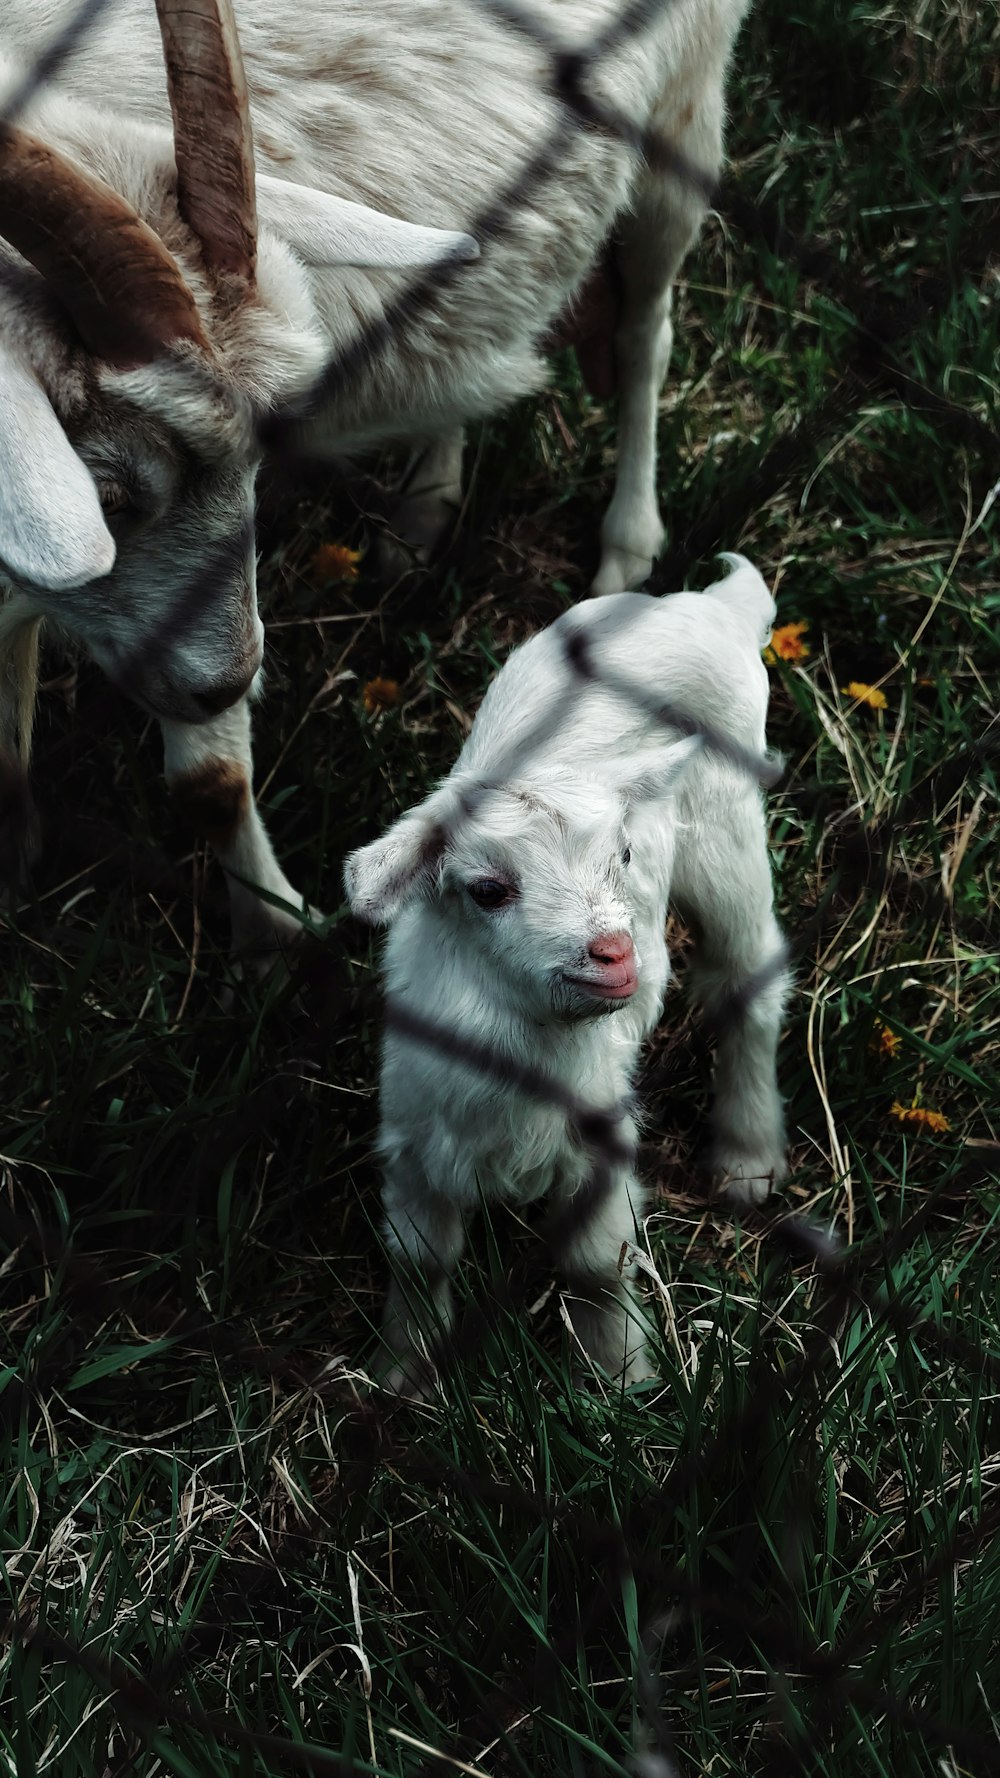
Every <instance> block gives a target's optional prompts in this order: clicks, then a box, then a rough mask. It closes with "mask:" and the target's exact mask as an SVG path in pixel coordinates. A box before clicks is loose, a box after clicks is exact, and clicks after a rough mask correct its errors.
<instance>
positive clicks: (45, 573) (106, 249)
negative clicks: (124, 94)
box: [0, 0, 475, 722]
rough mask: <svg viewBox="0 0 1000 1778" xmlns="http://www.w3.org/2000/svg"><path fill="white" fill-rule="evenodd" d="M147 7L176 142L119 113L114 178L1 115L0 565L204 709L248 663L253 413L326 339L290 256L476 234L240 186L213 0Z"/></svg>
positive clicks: (23, 588) (241, 99) (247, 163)
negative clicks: (154, 15)
mask: <svg viewBox="0 0 1000 1778" xmlns="http://www.w3.org/2000/svg"><path fill="white" fill-rule="evenodd" d="M157 11H158V14H159V18H160V26H161V32H162V36H163V43H164V52H165V58H166V66H167V76H168V86H169V91H170V99H171V106H172V111H173V119H174V132H173V144H172V145H171V143H170V141H169V138H168V137H167V136H165V135H163V136H162V137H161V136H160V135H158V134H157V133H156V132H152V131H150V132H148V133H147V134H146V135H145V136H144V135H143V132H142V130H141V129H139V127H138V126H134V127H132V128H131V129H130V130H125V129H124V128H123V130H122V140H121V144H120V148H121V152H120V153H119V154H117V156H116V155H115V154H111V155H110V157H109V159H110V161H111V163H112V164H115V165H116V167H117V169H118V170H119V171H120V174H121V177H120V179H119V180H118V183H119V185H121V186H123V187H125V189H124V190H119V189H117V188H115V187H113V186H112V185H110V184H108V183H107V182H106V181H105V180H104V179H102V178H99V177H97V175H96V173H95V172H93V171H92V170H90V169H89V168H88V167H87V166H86V164H84V163H85V162H86V160H87V158H88V148H87V144H86V142H85V141H81V143H80V145H79V146H80V153H79V158H77V154H76V151H75V145H74V152H73V154H72V155H71V154H70V153H67V152H66V151H65V150H63V149H56V148H54V147H51V146H49V145H47V144H46V143H45V142H44V141H42V140H41V139H39V137H38V136H36V135H34V134H31V133H29V132H28V131H26V130H24V129H21V128H19V127H17V126H16V125H13V124H6V125H3V126H0V574H2V576H3V578H4V580H6V581H7V582H8V583H10V584H12V585H13V587H14V588H15V590H16V592H17V593H18V595H19V604H20V607H21V608H22V610H23V611H24V613H25V615H26V616H27V615H31V614H40V615H43V616H46V617H50V618H53V619H55V620H56V621H57V622H58V623H59V625H60V626H61V627H62V628H63V629H65V630H66V631H67V632H69V633H70V634H71V635H73V636H75V637H76V638H77V639H78V640H79V641H80V642H82V643H83V644H84V645H85V646H86V647H87V648H88V649H89V651H90V652H91V653H92V654H93V655H94V656H95V658H96V659H97V660H98V662H99V663H100V664H101V665H102V666H103V667H104V668H105V669H106V671H107V672H108V673H109V674H110V675H111V677H112V678H114V679H116V680H117V681H119V682H120V683H121V684H122V685H123V686H124V687H125V688H126V689H127V690H128V691H129V693H130V694H131V695H132V696H134V697H136V698H137V699H138V700H139V701H140V702H141V703H143V704H145V705H146V707H147V708H149V709H150V710H151V711H153V712H154V713H155V714H157V715H161V716H165V717H171V718H175V719H178V720H182V721H188V722H198V721H202V720H204V719H206V718H207V717H209V716H211V715H213V714H215V713H217V712H218V711H219V710H221V709H223V708H225V707H226V705H227V704H230V703H232V702H234V701H235V700H236V699H237V698H238V697H240V696H241V695H242V694H243V693H244V692H245V691H246V690H247V689H248V688H249V687H250V686H251V684H252V682H253V680H254V678H255V676H256V674H257V672H258V669H259V667H260V663H261V652H262V641H263V635H262V630H261V625H260V620H259V618H258V615H257V605H256V596H255V554H254V533H253V501H254V481H255V475H256V470H257V466H258V461H259V457H260V454H261V452H260V446H259V442H258V435H259V422H260V420H261V418H262V417H263V415H264V414H265V413H266V412H267V410H268V409H269V408H273V406H274V405H275V404H276V403H281V402H284V401H288V400H292V399H298V398H301V397H302V396H303V394H304V393H305V391H306V390H307V389H308V387H309V384H310V382H311V380H312V378H313V377H314V376H315V375H316V374H317V373H318V372H319V371H320V369H321V368H322V356H323V350H324V335H323V333H322V330H321V328H320V327H319V325H318V322H317V320H316V315H315V311H314V309H313V305H312V299H311V296H310V293H309V286H308V281H307V278H306V274H305V272H304V270H303V267H302V263H301V262H302V259H306V260H309V261H311V262H312V263H314V264H326V265H337V264H339V265H366V266H383V267H389V268H392V269H401V268H403V267H406V266H412V265H422V264H427V263H430V262H433V261H443V260H446V259H448V258H449V257H452V258H456V257H457V258H469V257H472V256H473V255H474V253H475V247H474V243H472V242H470V241H469V239H468V237H465V236H460V235H453V234H449V233H447V232H442V231H437V230H432V229H425V228H415V227H411V226H409V225H408V224H405V223H402V222H399V221H397V220H396V219H394V218H392V217H387V216H382V215H380V214H379V213H378V212H375V211H371V210H367V209H365V208H364V207H363V206H360V205H356V204H351V203H346V202H345V201H343V200H341V199H337V198H334V197H331V196H329V195H328V194H324V193H322V192H318V191H313V190H310V189H307V188H304V187H301V186H296V185H284V184H282V183H281V182H279V181H276V180H270V179H260V180H258V181H255V176H254V165H253V151H252V141H251V135H250V122H249V116H248V111H247V98H246V88H245V84H244V80H243V71H242V66H241V62H240V55H239V48H238V43H237V38H236V31H235V25H234V22H233V18H232V11H231V4H230V0H216V3H213V0H206V3H205V4H204V5H202V6H199V7H191V6H190V5H189V4H187V3H186V0H157ZM109 128H110V129H113V128H114V125H113V121H112V123H111V124H109ZM143 144H145V146H143ZM95 152H96V151H95ZM258 188H259V195H260V198H261V212H262V217H263V218H264V223H265V226H264V227H263V229H262V230H261V232H260V237H259V239H258V227H257V196H258ZM269 215H271V216H273V219H274V221H273V226H271V227H268V226H267V219H268V216H269ZM147 218H148V220H147ZM290 248H291V249H292V251H290V250H289V249H290ZM295 250H297V251H298V254H299V257H296V251H295Z"/></svg>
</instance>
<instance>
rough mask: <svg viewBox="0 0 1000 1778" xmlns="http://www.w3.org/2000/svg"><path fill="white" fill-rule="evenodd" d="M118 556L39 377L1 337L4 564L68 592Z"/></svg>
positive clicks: (89, 480) (106, 569) (0, 555)
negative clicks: (2, 342) (68, 589)
mask: <svg viewBox="0 0 1000 1778" xmlns="http://www.w3.org/2000/svg"><path fill="white" fill-rule="evenodd" d="M114 561H115V540H114V538H113V537H112V535H111V532H110V531H109V530H108V527H107V525H106V524H105V522H104V514H103V513H102V511H101V503H100V501H99V499H98V497H97V489H96V487H95V486H94V481H93V477H92V476H91V475H90V472H89V470H87V469H86V467H85V466H84V464H83V463H82V462H81V461H80V458H79V457H78V456H77V454H76V452H75V451H74V449H73V447H72V445H71V444H70V442H69V439H68V438H67V437H66V434H65V432H64V431H63V429H62V427H61V426H60V424H59V421H58V420H57V419H56V416H55V412H54V410H53V408H52V406H51V405H50V403H49V399H48V397H47V395H46V394H45V391H44V389H43V388H42V386H41V384H40V382H39V381H38V378H37V377H36V376H35V375H34V373H33V372H32V371H31V370H29V368H28V366H27V365H26V364H25V363H24V362H23V360H22V359H20V358H19V357H17V356H16V355H15V354H14V353H13V352H12V351H10V349H9V348H7V347H5V346H4V345H2V344H0V564H2V565H3V566H4V567H6V568H7V569H8V570H9V572H10V574H11V575H13V576H14V577H15V578H16V579H17V580H26V581H30V582H31V584H32V585H34V586H38V587H45V588H47V589H48V590H49V591H51V592H63V591H64V590H65V589H67V588H69V587H75V586H84V585H85V584H86V582H87V581H88V580H97V579H98V577H99V576H100V575H102V574H110V572H111V569H112V568H113V567H114Z"/></svg>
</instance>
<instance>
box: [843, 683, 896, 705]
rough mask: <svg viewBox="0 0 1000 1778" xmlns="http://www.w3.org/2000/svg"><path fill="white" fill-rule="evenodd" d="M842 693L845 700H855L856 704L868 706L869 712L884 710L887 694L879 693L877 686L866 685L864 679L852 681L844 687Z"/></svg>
mask: <svg viewBox="0 0 1000 1778" xmlns="http://www.w3.org/2000/svg"><path fill="white" fill-rule="evenodd" d="M840 689H841V691H842V692H843V694H844V696H845V698H853V699H854V702H855V703H856V704H867V705H868V708H869V710H884V709H885V707H886V703H885V692H884V691H879V688H878V686H877V685H866V684H865V682H864V680H863V679H852V680H851V682H850V684H849V685H842V686H841V688H840Z"/></svg>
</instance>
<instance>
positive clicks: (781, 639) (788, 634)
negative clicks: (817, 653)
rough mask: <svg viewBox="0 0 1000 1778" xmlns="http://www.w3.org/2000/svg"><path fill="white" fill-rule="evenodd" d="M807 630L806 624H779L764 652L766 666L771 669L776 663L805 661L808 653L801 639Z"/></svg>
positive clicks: (807, 648) (806, 646)
mask: <svg viewBox="0 0 1000 1778" xmlns="http://www.w3.org/2000/svg"><path fill="white" fill-rule="evenodd" d="M808 628H809V625H808V624H807V623H796V624H780V625H779V627H778V628H777V629H776V630H775V631H774V633H773V635H772V637H771V640H770V642H769V644H768V646H767V647H766V648H765V650H764V659H765V661H766V662H767V664H768V666H769V667H773V666H774V665H775V663H776V662H777V661H807V660H808V659H809V652H810V651H809V647H808V645H807V644H806V643H805V642H803V640H802V638H803V636H804V635H805V633H806V631H807V630H808Z"/></svg>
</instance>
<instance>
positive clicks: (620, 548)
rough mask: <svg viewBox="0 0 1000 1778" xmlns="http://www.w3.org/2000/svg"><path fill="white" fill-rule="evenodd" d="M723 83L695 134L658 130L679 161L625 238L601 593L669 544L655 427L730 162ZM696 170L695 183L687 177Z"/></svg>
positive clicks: (696, 119)
mask: <svg viewBox="0 0 1000 1778" xmlns="http://www.w3.org/2000/svg"><path fill="white" fill-rule="evenodd" d="M722 116H723V108H722V76H721V70H720V72H719V75H718V77H717V78H715V79H714V80H712V81H711V82H710V84H709V86H708V88H707V89H706V90H705V92H704V93H703V96H702V99H701V101H700V104H699V106H698V109H697V110H696V111H695V112H694V113H693V114H692V116H691V119H690V121H689V122H688V124H687V127H686V128H684V129H683V130H680V131H679V130H678V129H677V126H676V119H675V118H673V117H672V116H671V115H670V114H669V113H666V112H663V113H661V114H659V115H658V116H657V117H656V118H654V121H653V129H654V131H656V132H658V133H660V134H662V135H663V137H664V138H665V139H666V140H667V141H670V142H671V143H672V144H673V145H674V146H675V147H676V149H677V150H678V162H677V163H672V164H671V166H670V167H669V168H665V169H663V170H660V171H657V170H655V169H653V168H650V169H649V170H648V171H647V172H645V173H644V175H643V177H642V180H641V183H640V185H639V189H638V193H637V197H636V200H635V205H634V208H633V209H632V211H631V212H630V213H629V214H628V215H627V216H625V217H623V218H622V219H621V221H620V223H619V225H618V228H617V230H616V243H615V248H614V252H615V263H616V266H617V269H618V272H619V276H620V282H621V292H622V296H621V301H622V308H621V317H620V321H619V324H618V327H617V331H616V334H615V358H616V365H617V385H618V464H617V469H616V473H615V487H614V494H613V496H612V500H611V504H610V506H609V507H608V510H607V512H606V514H605V516H604V522H603V524H602V526H601V564H600V568H599V570H598V573H597V577H596V579H595V581H594V584H593V588H592V591H593V592H594V593H595V594H599V593H620V592H624V591H627V590H628V589H629V588H632V587H637V586H641V584H642V582H643V581H644V580H645V579H646V578H647V576H648V575H649V573H650V571H651V569H652V566H653V562H654V561H655V559H656V556H657V555H658V554H659V551H660V549H661V548H662V545H663V538H664V526H663V521H662V519H661V517H660V511H659V507H658V504H657V497H656V421H657V410H658V406H659V398H660V391H661V389H662V387H663V383H664V380H665V378H666V374H667V366H668V364H669V361H670V351H671V346H672V344H673V323H672V319H671V312H672V307H673V289H672V286H673V282H674V279H675V278H676V276H677V273H678V271H679V269H680V266H681V263H682V261H683V259H684V257H685V254H686V253H687V252H688V249H689V248H690V247H691V245H692V243H693V242H694V239H695V236H696V235H697V233H698V230H699V228H700V227H701V223H702V219H703V217H704V215H705V212H706V210H707V208H708V200H709V194H710V192H711V189H712V187H713V186H714V183H715V180H716V178H717V176H718V171H719V166H720V164H721V159H722ZM688 166H689V167H690V169H691V177H690V178H688V177H686V175H685V167H688Z"/></svg>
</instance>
